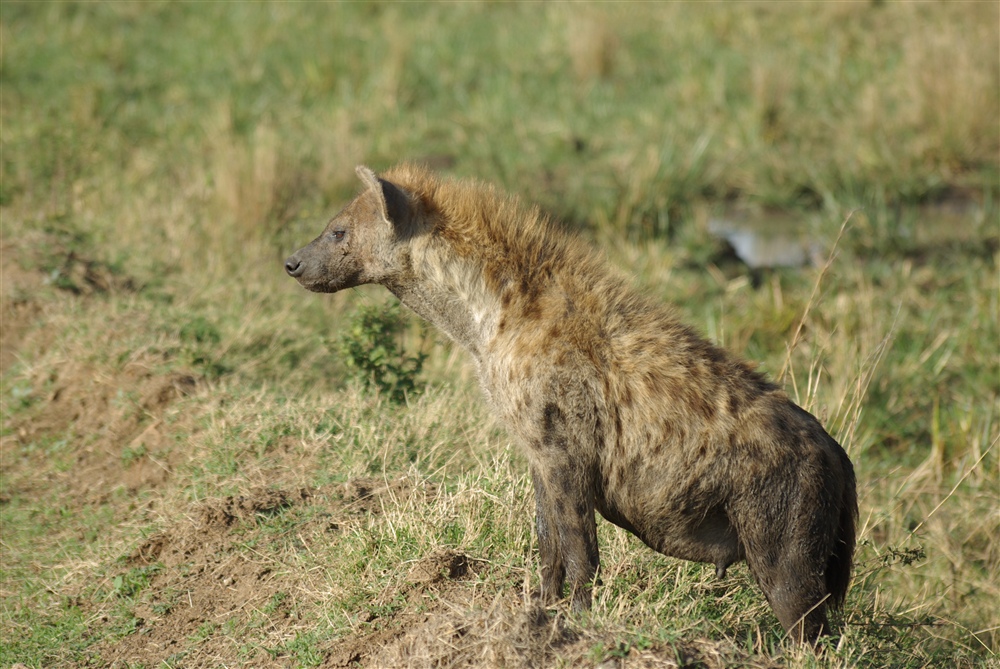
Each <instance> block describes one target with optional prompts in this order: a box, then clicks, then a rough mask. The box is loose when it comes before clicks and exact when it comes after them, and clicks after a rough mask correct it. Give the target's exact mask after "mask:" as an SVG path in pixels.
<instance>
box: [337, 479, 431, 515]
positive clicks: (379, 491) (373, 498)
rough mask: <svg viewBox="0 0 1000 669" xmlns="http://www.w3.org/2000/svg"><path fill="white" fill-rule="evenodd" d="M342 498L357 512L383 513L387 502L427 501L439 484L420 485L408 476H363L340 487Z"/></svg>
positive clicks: (348, 506)
mask: <svg viewBox="0 0 1000 669" xmlns="http://www.w3.org/2000/svg"><path fill="white" fill-rule="evenodd" d="M339 494H340V499H341V500H343V502H344V504H345V508H346V510H348V511H352V512H355V513H381V512H382V509H383V505H384V504H386V503H387V502H393V501H396V502H398V501H400V500H409V501H413V502H425V501H427V500H429V499H431V498H433V497H434V496H435V495H436V494H437V486H435V485H434V484H431V483H427V482H422V483H421V485H420V486H419V487H417V486H415V485H414V483H413V481H412V480H410V479H409V478H406V477H401V478H396V479H385V478H378V477H374V476H362V477H358V478H353V479H350V480H349V481H347V482H345V483H344V484H343V485H341V487H340V491H339Z"/></svg>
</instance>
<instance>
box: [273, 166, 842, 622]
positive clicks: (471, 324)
mask: <svg viewBox="0 0 1000 669" xmlns="http://www.w3.org/2000/svg"><path fill="white" fill-rule="evenodd" d="M357 171H358V175H359V176H360V178H361V180H362V182H363V183H364V186H365V187H364V190H363V192H362V193H361V194H360V195H359V196H357V197H356V198H355V199H354V200H353V201H352V202H350V203H349V204H348V205H347V206H346V207H345V208H344V209H343V210H342V211H341V212H340V213H339V214H338V215H337V216H335V217H334V218H333V219H332V220H331V221H330V222H329V224H328V225H327V227H326V229H325V230H324V232H323V233H322V234H321V235H320V236H319V237H317V238H316V239H315V240H314V241H313V242H312V243H310V244H309V245H308V246H305V247H304V248H302V249H300V250H299V251H297V252H296V253H295V254H293V255H292V256H291V257H289V258H288V260H287V261H286V262H285V269H286V271H287V272H288V274H290V275H291V276H293V277H295V278H296V279H298V281H299V282H300V283H301V284H302V285H303V286H304V287H306V288H308V289H309V290H312V291H317V292H336V291H338V290H342V289H344V288H350V287H353V286H358V285H361V284H366V283H377V284H381V285H383V286H385V287H386V288H388V289H389V290H390V291H391V292H392V293H393V294H395V295H396V296H397V297H398V298H399V299H400V301H402V302H403V304H405V305H407V306H408V307H409V308H411V309H412V310H413V311H415V312H416V313H418V314H419V315H421V316H423V317H424V318H426V319H427V320H429V321H431V322H433V323H434V324H435V325H437V326H438V327H439V328H441V329H442V330H443V331H444V332H445V333H446V334H447V335H448V336H449V337H451V338H452V339H453V340H454V341H455V342H457V343H458V344H460V345H462V346H463V347H464V348H466V349H467V350H468V351H469V353H470V354H471V356H472V359H473V361H474V363H475V365H476V369H477V373H478V377H479V381H480V385H481V387H482V389H483V391H484V393H485V395H486V397H487V400H488V402H489V404H490V406H491V408H492V410H493V411H494V413H495V414H496V415H497V416H498V417H499V418H500V419H501V420H502V421H503V422H504V423H505V424H506V425H507V427H508V428H509V429H510V431H511V432H513V433H514V434H515V435H517V436H518V438H519V439H520V441H521V442H522V443H523V445H524V447H525V450H526V454H527V457H528V460H529V462H530V466H531V475H532V479H533V482H534V487H535V497H536V504H537V514H536V523H537V532H538V544H539V554H540V560H541V572H542V595H543V597H544V598H545V599H546V600H548V601H552V600H556V599H559V598H561V597H562V595H563V588H564V585H565V583H566V581H567V580H568V582H569V586H570V590H571V597H572V602H573V606H574V608H584V607H587V606H589V604H590V597H591V581H592V579H593V578H594V575H595V573H596V571H597V568H598V561H599V558H598V547H597V534H596V525H595V516H594V512H595V511H597V512H599V513H600V514H601V515H602V516H604V517H605V518H606V519H607V520H609V521H611V522H612V523H615V524H616V525H618V526H620V527H623V528H625V529H627V530H629V531H630V532H633V533H634V534H636V535H637V536H638V537H639V538H641V539H642V540H643V541H644V542H645V543H646V544H647V545H649V546H650V547H651V548H653V549H654V550H657V551H659V552H661V553H663V554H665V555H669V556H673V557H678V558H683V559H687V560H694V561H698V562H709V563H713V564H715V565H716V569H717V571H718V573H719V575H720V576H722V575H724V574H725V570H726V568H727V567H728V566H729V565H730V564H732V563H734V562H737V561H739V560H744V559H745V560H746V561H747V563H748V565H749V567H750V571H751V573H752V574H753V576H754V577H755V579H756V580H757V582H758V583H759V584H760V587H761V589H762V590H763V591H764V594H765V595H766V597H767V599H768V601H769V602H770V604H771V606H772V608H773V609H774V611H775V613H776V614H777V617H778V619H779V621H780V622H781V624H782V626H783V627H784V628H785V630H787V631H788V633H789V634H790V635H792V636H794V637H796V638H798V639H805V640H813V639H815V638H816V637H817V636H819V635H820V634H822V633H825V632H829V631H830V628H829V624H828V622H827V617H826V612H825V611H826V608H827V606H828V605H834V606H837V605H841V604H842V603H843V600H844V597H845V594H846V592H847V586H848V581H849V578H850V570H851V559H852V555H853V552H854V542H855V522H856V518H857V495H856V491H855V479H854V469H853V467H852V465H851V462H850V460H849V459H848V457H847V454H846V453H845V452H844V450H843V449H842V448H841V447H840V445H839V444H838V443H837V442H836V441H835V440H834V439H833V438H832V437H830V435H828V434H827V433H826V431H824V429H823V428H822V427H821V426H820V424H819V423H818V422H817V420H816V419H815V418H814V417H813V416H812V415H810V414H809V413H807V412H806V411H804V410H803V409H801V408H799V407H798V406H796V405H795V404H794V403H793V402H792V401H791V400H790V399H789V398H788V397H787V396H786V395H785V393H784V392H782V391H781V390H779V389H778V387H777V386H775V385H774V384H772V383H770V382H769V381H767V380H766V379H765V378H764V377H763V376H761V375H760V374H758V373H756V372H755V371H753V369H752V368H751V367H750V366H748V365H747V364H745V363H744V362H742V361H740V360H738V359H736V358H734V357H732V356H730V355H729V354H727V353H726V352H724V351H723V350H721V349H720V348H717V347H716V346H714V345H712V344H711V343H709V342H707V341H705V340H704V339H702V338H701V337H699V336H698V335H697V334H695V333H694V332H693V331H692V330H691V329H689V328H688V327H686V326H684V325H682V324H681V323H680V322H679V321H678V320H676V319H675V318H674V317H673V316H672V315H671V313H670V312H669V311H668V310H666V309H664V308H663V307H661V306H659V305H657V304H654V303H653V302H651V301H649V300H647V299H646V298H644V297H642V296H641V295H639V294H638V293H637V292H636V291H634V290H632V289H631V288H630V287H629V286H628V285H627V284H626V282H625V281H623V280H622V279H621V278H619V277H617V276H616V275H614V274H612V273H611V272H610V271H609V270H608V269H607V268H606V267H605V266H604V265H603V263H602V262H601V261H600V260H599V258H598V257H597V256H596V254H594V253H593V252H592V251H590V250H589V249H588V248H587V247H586V246H584V245H583V244H581V243H580V242H579V241H576V240H573V239H571V238H569V237H568V236H566V235H565V234H563V233H561V232H560V231H558V230H556V229H554V228H553V227H552V226H551V225H550V224H549V222H548V221H547V220H545V218H544V217H543V216H541V215H540V213H539V212H538V210H537V209H532V208H525V207H523V206H521V205H520V204H519V203H518V202H517V200H515V199H514V198H511V197H509V196H506V195H503V194H501V193H499V192H498V191H496V190H495V189H493V188H492V187H490V186H488V185H484V184H478V183H473V182H464V181H452V180H442V179H438V178H436V177H435V176H434V175H433V174H431V173H430V172H428V171H426V170H424V169H422V168H419V167H416V166H412V165H402V166H399V167H396V168H394V169H392V170H390V171H388V172H386V173H385V174H383V175H382V176H381V177H379V176H377V175H376V174H375V173H374V172H372V171H371V170H369V169H368V168H366V167H359V168H358V170H357Z"/></svg>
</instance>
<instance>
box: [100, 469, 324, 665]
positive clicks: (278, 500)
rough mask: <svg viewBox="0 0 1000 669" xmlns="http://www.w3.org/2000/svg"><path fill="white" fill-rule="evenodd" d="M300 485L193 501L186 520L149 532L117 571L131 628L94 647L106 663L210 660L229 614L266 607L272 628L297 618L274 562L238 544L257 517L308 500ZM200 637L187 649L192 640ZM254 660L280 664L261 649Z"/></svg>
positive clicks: (246, 615) (223, 652)
mask: <svg viewBox="0 0 1000 669" xmlns="http://www.w3.org/2000/svg"><path fill="white" fill-rule="evenodd" d="M310 497H311V493H310V492H309V491H306V490H299V491H295V492H287V491H284V490H270V489H263V488H262V489H258V490H254V491H251V492H249V493H248V494H245V495H238V496H231V497H226V498H224V499H220V500H210V501H207V502H204V503H202V504H200V505H198V506H197V507H196V508H195V509H194V510H193V513H192V514H190V515H191V516H192V517H191V518H190V519H185V520H184V521H181V522H179V523H177V524H175V525H174V526H172V527H170V528H169V529H166V530H164V531H163V532H160V533H158V534H155V535H153V536H151V537H148V538H147V539H146V540H145V541H143V542H142V543H141V544H140V545H139V546H137V547H136V548H135V550H134V551H133V552H132V554H131V555H130V556H129V557H128V559H127V560H126V561H125V566H126V567H127V569H125V570H124V571H122V572H120V573H119V574H117V575H116V576H115V577H114V579H113V583H114V584H115V586H114V591H115V594H118V595H129V596H134V595H138V594H139V592H140V591H141V593H142V596H141V597H139V598H137V603H136V604H135V605H134V607H133V609H132V614H133V616H134V620H133V625H134V626H135V631H134V632H132V633H131V634H128V635H127V636H124V637H123V638H121V639H119V640H117V641H115V642H114V643H107V644H104V645H102V646H101V647H100V648H98V653H99V655H100V656H101V658H102V660H104V661H105V662H106V663H107V664H109V665H115V663H121V664H122V665H123V666H124V665H126V664H127V665H129V666H131V664H132V663H140V664H145V665H149V666H154V665H156V664H159V663H161V662H164V661H179V660H181V659H182V658H184V666H215V665H216V664H217V661H216V660H217V658H220V657H226V656H228V655H229V654H231V653H233V651H234V649H232V648H227V645H228V644H227V642H226V640H225V639H224V638H221V636H222V635H218V634H216V633H215V632H216V629H217V628H218V627H219V626H220V625H221V623H222V622H225V621H227V620H229V619H231V618H234V619H241V618H242V619H250V618H251V617H253V616H254V615H255V614H257V613H259V612H262V611H264V612H266V616H265V617H266V624H268V625H270V626H272V627H274V628H275V629H278V630H279V631H281V630H280V628H281V627H282V626H285V627H288V626H293V625H294V624H295V620H294V619H293V617H292V615H291V608H290V606H289V604H288V602H287V599H288V596H287V592H286V591H285V590H284V589H283V588H284V587H285V584H283V583H282V580H281V578H280V577H279V576H278V575H277V573H276V570H275V568H274V565H272V564H268V563H266V562H265V561H261V560H260V559H259V557H258V556H257V555H256V554H254V553H253V552H252V551H246V550H245V549H244V545H245V544H244V541H245V540H246V539H247V536H248V535H253V534H254V532H253V528H254V525H255V523H256V521H257V519H258V517H260V516H270V515H273V514H276V513H279V512H281V511H283V510H285V509H289V508H291V507H293V506H295V505H301V504H306V503H308V500H309V499H310ZM199 636H203V637H205V638H204V640H203V643H201V644H199V645H198V647H197V653H192V652H191V647H190V646H191V643H190V642H191V640H192V639H198V637H199ZM213 658H216V659H213ZM244 659H246V660H251V664H252V665H253V666H282V664H280V663H276V662H273V658H271V657H270V656H269V655H268V654H267V653H266V652H264V651H263V650H261V651H260V652H259V653H251V654H250V656H249V657H247V658H244Z"/></svg>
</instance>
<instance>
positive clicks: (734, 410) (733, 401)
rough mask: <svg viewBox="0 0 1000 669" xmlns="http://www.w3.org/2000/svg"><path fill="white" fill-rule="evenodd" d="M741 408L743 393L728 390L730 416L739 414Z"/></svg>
mask: <svg viewBox="0 0 1000 669" xmlns="http://www.w3.org/2000/svg"><path fill="white" fill-rule="evenodd" d="M742 410H743V393H741V392H738V391H736V390H730V391H729V413H730V415H732V416H738V415H740V412H741V411H742Z"/></svg>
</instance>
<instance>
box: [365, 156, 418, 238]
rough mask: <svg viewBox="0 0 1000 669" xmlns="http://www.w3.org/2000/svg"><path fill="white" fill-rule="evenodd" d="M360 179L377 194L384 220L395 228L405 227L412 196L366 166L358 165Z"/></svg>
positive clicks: (376, 198)
mask: <svg viewBox="0 0 1000 669" xmlns="http://www.w3.org/2000/svg"><path fill="white" fill-rule="evenodd" d="M354 171H355V172H357V173H358V177H359V178H360V179H361V181H362V182H363V183H364V184H365V186H366V187H367V188H368V190H370V191H372V192H373V193H374V194H375V201H376V202H377V203H378V206H379V213H380V214H382V218H384V219H385V220H387V221H389V222H390V223H392V224H393V225H394V226H403V225H405V224H406V223H407V222H408V221H409V220H410V210H411V208H412V207H411V204H410V196H409V194H408V193H407V192H406V191H405V190H403V189H402V188H400V187H399V186H397V185H395V184H393V183H391V182H389V181H386V180H385V179H380V178H379V177H378V175H377V174H375V172H373V171H372V170H371V169H370V168H368V167H365V166H364V165H358V166H357V167H356V168H355V170H354Z"/></svg>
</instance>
